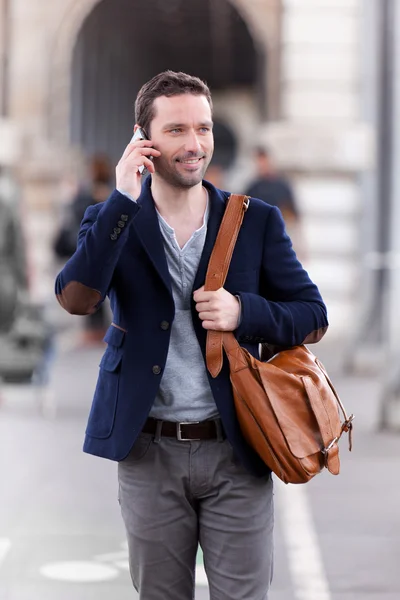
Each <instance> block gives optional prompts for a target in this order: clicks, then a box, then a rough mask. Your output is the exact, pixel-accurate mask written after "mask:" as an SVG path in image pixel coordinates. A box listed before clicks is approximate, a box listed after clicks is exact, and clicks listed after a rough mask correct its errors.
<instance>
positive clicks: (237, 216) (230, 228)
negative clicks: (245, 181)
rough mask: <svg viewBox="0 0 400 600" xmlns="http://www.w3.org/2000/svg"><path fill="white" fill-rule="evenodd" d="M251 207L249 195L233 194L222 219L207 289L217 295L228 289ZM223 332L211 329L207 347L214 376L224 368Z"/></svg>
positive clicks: (209, 363)
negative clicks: (234, 257) (229, 276)
mask: <svg viewBox="0 0 400 600" xmlns="http://www.w3.org/2000/svg"><path fill="white" fill-rule="evenodd" d="M249 204H250V198H249V196H242V195H240V194H231V195H230V197H229V199H228V203H227V207H226V209H225V214H224V217H223V219H222V222H221V225H220V228H219V231H218V235H217V239H216V241H215V245H214V248H213V251H212V253H211V258H210V262H209V263H208V269H207V274H206V281H205V284H204V290H205V291H207V292H215V291H217V290H219V289H220V288H221V287H223V286H224V283H225V280H226V276H227V274H228V269H229V265H230V263H231V259H232V254H233V250H234V248H235V244H236V240H237V237H238V235H239V231H240V227H241V226H242V222H243V217H244V213H245V212H246V210H247V209H248V207H249ZM222 343H223V332H222V331H213V330H208V332H207V344H206V362H207V368H208V370H209V372H210V374H211V375H212V377H217V375H219V373H220V371H221V369H222V361H223V353H222Z"/></svg>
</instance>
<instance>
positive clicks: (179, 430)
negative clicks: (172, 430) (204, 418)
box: [176, 421, 201, 442]
mask: <svg viewBox="0 0 400 600" xmlns="http://www.w3.org/2000/svg"><path fill="white" fill-rule="evenodd" d="M199 423H200V421H182V423H177V424H176V437H177V438H178V440H179V441H180V442H200V441H201V440H200V438H195V439H192V438H184V437H182V429H181V427H182V425H198V424H199Z"/></svg>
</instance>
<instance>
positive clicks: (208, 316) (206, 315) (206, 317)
mask: <svg viewBox="0 0 400 600" xmlns="http://www.w3.org/2000/svg"><path fill="white" fill-rule="evenodd" d="M199 317H200V319H201V320H202V321H214V317H215V315H214V314H213V313H212V312H210V311H209V310H205V311H204V312H201V313H199Z"/></svg>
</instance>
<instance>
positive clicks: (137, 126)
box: [133, 123, 140, 133]
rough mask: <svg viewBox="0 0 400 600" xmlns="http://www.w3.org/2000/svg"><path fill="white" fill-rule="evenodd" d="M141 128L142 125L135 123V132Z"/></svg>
mask: <svg viewBox="0 0 400 600" xmlns="http://www.w3.org/2000/svg"><path fill="white" fill-rule="evenodd" d="M139 128H140V125H138V124H137V123H135V126H134V128H133V133H136V131H137V130H138V129H139Z"/></svg>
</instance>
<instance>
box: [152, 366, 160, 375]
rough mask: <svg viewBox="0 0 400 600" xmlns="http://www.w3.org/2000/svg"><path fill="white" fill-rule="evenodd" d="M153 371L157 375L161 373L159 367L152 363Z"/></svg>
mask: <svg viewBox="0 0 400 600" xmlns="http://www.w3.org/2000/svg"><path fill="white" fill-rule="evenodd" d="M153 373H154V375H159V374H160V373H161V367H159V366H158V365H154V367H153Z"/></svg>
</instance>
